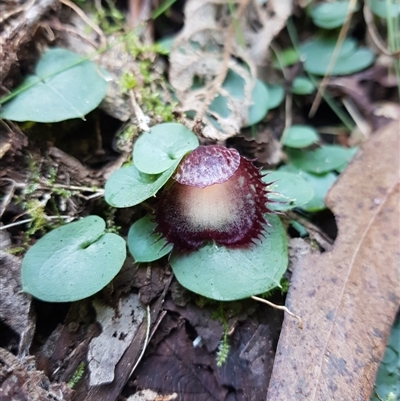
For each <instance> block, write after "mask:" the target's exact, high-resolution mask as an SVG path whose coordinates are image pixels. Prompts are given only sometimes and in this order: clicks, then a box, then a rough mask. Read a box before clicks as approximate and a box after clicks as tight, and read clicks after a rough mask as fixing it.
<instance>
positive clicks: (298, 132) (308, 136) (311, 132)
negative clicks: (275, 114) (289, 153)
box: [282, 125, 319, 148]
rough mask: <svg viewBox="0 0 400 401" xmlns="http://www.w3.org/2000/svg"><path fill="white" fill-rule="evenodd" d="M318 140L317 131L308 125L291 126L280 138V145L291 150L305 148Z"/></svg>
mask: <svg viewBox="0 0 400 401" xmlns="http://www.w3.org/2000/svg"><path fill="white" fill-rule="evenodd" d="M318 139H319V137H318V133H317V131H316V130H315V129H314V128H313V127H310V126H308V125H292V126H291V127H289V128H287V129H286V130H285V131H284V133H283V137H282V143H283V144H284V145H285V146H289V147H291V148H306V147H307V146H310V145H312V144H313V143H315V142H317V141H318Z"/></svg>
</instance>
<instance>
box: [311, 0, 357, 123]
mask: <svg viewBox="0 0 400 401" xmlns="http://www.w3.org/2000/svg"><path fill="white" fill-rule="evenodd" d="M356 5H357V0H350V1H349V7H348V9H347V14H346V21H345V22H344V24H343V25H342V27H341V28H340V32H339V36H338V40H337V42H336V45H335V48H334V49H333V53H332V56H331V59H330V60H329V64H328V67H327V69H326V72H325V75H324V78H323V79H322V81H321V83H320V85H319V87H318V92H317V94H316V96H315V99H314V102H313V104H312V105H311V109H310V112H309V113H308V116H309V117H313V116H314V114H315V112H316V111H317V109H318V107H319V105H320V103H321V100H322V97H323V94H324V91H325V88H326V86H327V84H328V81H329V78H330V77H331V72H332V69H333V67H334V66H335V63H336V60H337V58H338V56H339V52H340V49H341V47H342V43H343V41H344V39H345V38H346V35H347V31H348V30H349V27H350V22H351V17H352V16H353V13H354V9H355V7H356Z"/></svg>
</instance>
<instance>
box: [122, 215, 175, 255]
mask: <svg viewBox="0 0 400 401" xmlns="http://www.w3.org/2000/svg"><path fill="white" fill-rule="evenodd" d="M155 227H156V223H154V222H152V221H151V219H150V216H145V217H142V218H141V219H139V220H138V221H136V222H135V223H133V224H132V226H131V228H130V229H129V232H128V238H127V242H128V249H129V252H130V253H131V255H132V256H133V258H134V259H135V262H152V261H153V260H157V259H160V258H162V257H163V256H165V255H166V254H168V253H169V252H171V250H172V244H167V242H166V241H165V239H164V238H160V234H157V233H154V229H155Z"/></svg>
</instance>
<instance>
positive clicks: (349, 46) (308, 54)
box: [300, 38, 374, 75]
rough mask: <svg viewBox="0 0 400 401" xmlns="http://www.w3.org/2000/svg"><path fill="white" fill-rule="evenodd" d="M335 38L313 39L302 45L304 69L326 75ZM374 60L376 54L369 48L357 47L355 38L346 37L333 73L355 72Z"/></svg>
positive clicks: (333, 49)
mask: <svg viewBox="0 0 400 401" xmlns="http://www.w3.org/2000/svg"><path fill="white" fill-rule="evenodd" d="M336 42H337V40H336V39H335V38H316V39H311V40H309V41H307V42H305V43H304V44H302V45H301V46H300V51H301V55H302V57H303V58H304V59H305V61H304V69H305V70H306V71H307V72H309V73H310V74H315V75H325V74H326V72H327V69H328V66H329V65H330V61H331V58H332V55H333V52H334V51H335V46H336ZM373 61H374V54H373V53H372V52H371V50H369V49H367V48H357V47H356V42H355V41H354V40H353V39H350V38H346V39H345V40H344V41H343V43H342V44H341V47H340V51H339V52H338V56H337V58H336V62H335V65H334V67H333V69H332V70H330V73H331V74H332V75H347V74H353V73H355V72H357V71H361V70H363V69H364V68H367V67H368V66H370V65H371V64H372V62H373Z"/></svg>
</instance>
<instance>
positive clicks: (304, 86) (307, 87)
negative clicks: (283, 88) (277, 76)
mask: <svg viewBox="0 0 400 401" xmlns="http://www.w3.org/2000/svg"><path fill="white" fill-rule="evenodd" d="M314 91H315V85H314V84H313V83H312V81H311V80H310V79H309V78H307V77H296V78H295V79H294V80H293V84H292V93H294V94H295V95H310V94H311V93H313V92H314Z"/></svg>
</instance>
